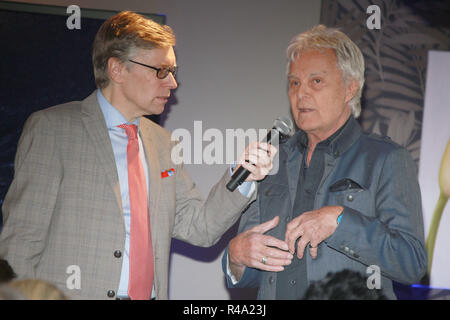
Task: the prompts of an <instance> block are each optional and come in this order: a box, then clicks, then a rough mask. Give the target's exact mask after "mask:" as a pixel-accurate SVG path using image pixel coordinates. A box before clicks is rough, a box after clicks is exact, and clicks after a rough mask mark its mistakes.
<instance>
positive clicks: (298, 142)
mask: <svg viewBox="0 0 450 320" xmlns="http://www.w3.org/2000/svg"><path fill="white" fill-rule="evenodd" d="M360 135H361V127H360V126H359V124H358V122H357V121H356V119H355V118H354V117H353V116H352V115H350V117H349V118H348V119H347V121H346V122H345V123H344V124H343V125H342V126H341V127H340V128H339V129H338V130H337V131H336V132H335V133H333V134H332V135H331V136H330V137H328V138H327V139H325V140H323V141H321V142H319V143H318V144H317V146H318V147H319V146H320V147H323V148H325V150H326V152H328V153H330V154H332V155H333V156H334V157H335V158H337V157H339V156H340V155H341V154H343V153H344V152H345V151H347V150H348V148H350V146H351V145H352V144H353V143H354V142H355V141H356V140H357V139H358V138H359V136H360ZM287 143H288V144H289V145H290V147H291V148H292V147H297V148H299V149H300V151H301V152H304V151H305V149H306V148H307V147H308V136H307V134H306V132H304V131H303V130H301V129H299V130H298V132H297V133H296V134H294V135H293V136H292V138H290V139H289V140H288V142H287Z"/></svg>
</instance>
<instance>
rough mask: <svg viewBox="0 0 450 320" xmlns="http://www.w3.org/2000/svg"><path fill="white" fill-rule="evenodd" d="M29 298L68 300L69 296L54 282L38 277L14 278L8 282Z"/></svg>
mask: <svg viewBox="0 0 450 320" xmlns="http://www.w3.org/2000/svg"><path fill="white" fill-rule="evenodd" d="M8 285H9V286H10V287H12V288H15V289H17V290H18V291H19V292H20V293H21V294H23V295H24V296H25V298H26V299H29V300H67V297H66V296H65V295H64V294H63V293H62V291H61V290H59V289H58V288H57V287H56V286H54V285H53V284H51V283H49V282H47V281H43V280H38V279H23V280H13V281H11V282H10V283H9V284H8Z"/></svg>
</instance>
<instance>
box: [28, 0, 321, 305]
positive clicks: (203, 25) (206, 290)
mask: <svg viewBox="0 0 450 320" xmlns="http://www.w3.org/2000/svg"><path fill="white" fill-rule="evenodd" d="M22 2H29V3H40V4H51V5H63V6H68V5H71V4H76V5H79V6H80V7H81V9H83V8H94V9H106V10H118V11H120V10H132V11H138V12H142V13H160V14H165V15H166V16H167V24H168V25H170V26H171V27H172V28H173V29H174V31H175V34H176V36H177V45H176V48H175V50H176V54H177V62H178V65H179V66H180V70H179V76H178V81H179V88H178V89H177V90H176V92H175V97H176V103H174V104H172V105H170V106H169V108H167V110H166V112H165V113H164V116H163V125H164V127H166V128H167V129H169V130H171V131H172V130H174V129H177V128H186V129H188V130H193V121H194V120H202V121H203V131H204V130H206V129H207V128H218V129H220V130H223V132H224V131H225V129H227V128H230V129H232V128H244V129H248V128H268V127H270V126H271V125H272V122H273V120H274V119H275V118H277V117H278V116H280V115H289V104H288V99H287V94H286V81H285V69H286V68H285V63H286V59H285V49H286V47H287V44H288V42H289V40H290V39H291V38H292V37H293V36H294V35H296V34H297V33H300V32H302V31H305V30H307V29H308V28H310V27H312V26H313V25H316V24H318V23H319V17H320V6H321V1H316V0H314V1H313V0H292V1H287V0H281V1H257V0H189V1H188V0H157V1H143V0H128V1H120V0H96V1H89V0H76V1H73V0H69V1H65V0H46V1H45V0H40V1H33V0H26V1H22ZM81 13H82V12H81ZM225 167H226V166H225V165H212V166H208V165H187V169H188V171H189V172H190V173H191V175H192V177H193V178H194V180H195V181H196V182H197V183H198V187H199V189H200V191H201V192H202V193H203V195H204V196H206V195H207V193H208V191H209V189H210V188H211V187H212V186H213V185H214V183H215V182H216V181H217V180H218V179H219V177H220V176H221V175H222V174H223V171H224V169H225ZM229 239H230V237H229V235H228V237H225V238H224V239H223V240H222V241H221V242H220V243H219V244H218V245H216V246H215V247H213V248H212V249H199V248H195V247H193V246H190V245H187V244H183V243H181V242H178V241H175V242H174V244H173V255H172V259H171V267H170V268H171V273H170V292H169V294H170V298H171V299H229V298H230V297H231V298H238V297H242V295H241V296H239V295H240V294H241V293H237V292H234V293H231V296H230V292H229V291H228V290H227V289H226V288H225V285H224V277H223V275H222V271H221V262H220V260H221V257H222V251H223V249H224V247H225V246H226V244H227V242H228V240H229ZM243 297H252V296H245V295H244V296H243Z"/></svg>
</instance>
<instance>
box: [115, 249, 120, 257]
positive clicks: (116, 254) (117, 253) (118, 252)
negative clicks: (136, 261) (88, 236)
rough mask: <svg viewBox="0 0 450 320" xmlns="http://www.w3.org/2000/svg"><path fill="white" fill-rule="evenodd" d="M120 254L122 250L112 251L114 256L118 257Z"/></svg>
mask: <svg viewBox="0 0 450 320" xmlns="http://www.w3.org/2000/svg"><path fill="white" fill-rule="evenodd" d="M121 256H122V252H121V251H120V250H116V251H114V257H116V258H120V257H121Z"/></svg>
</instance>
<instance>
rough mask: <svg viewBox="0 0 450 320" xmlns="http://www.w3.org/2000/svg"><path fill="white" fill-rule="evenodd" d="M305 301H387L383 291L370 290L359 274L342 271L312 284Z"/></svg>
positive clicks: (330, 273)
mask: <svg viewBox="0 0 450 320" xmlns="http://www.w3.org/2000/svg"><path fill="white" fill-rule="evenodd" d="M303 300H387V297H386V296H385V295H384V293H383V291H382V290H381V289H369V288H368V286H367V279H366V278H365V277H364V276H363V275H362V274H361V273H359V272H356V271H352V270H348V269H345V270H342V271H339V272H329V273H328V274H327V276H326V277H325V278H324V279H322V280H320V281H316V282H313V283H311V285H310V286H309V287H308V289H307V291H306V293H305V295H304V297H303Z"/></svg>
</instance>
